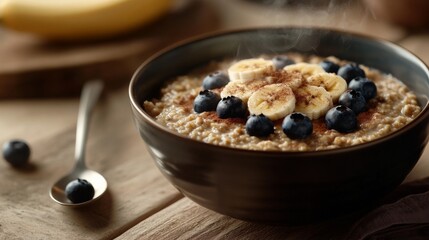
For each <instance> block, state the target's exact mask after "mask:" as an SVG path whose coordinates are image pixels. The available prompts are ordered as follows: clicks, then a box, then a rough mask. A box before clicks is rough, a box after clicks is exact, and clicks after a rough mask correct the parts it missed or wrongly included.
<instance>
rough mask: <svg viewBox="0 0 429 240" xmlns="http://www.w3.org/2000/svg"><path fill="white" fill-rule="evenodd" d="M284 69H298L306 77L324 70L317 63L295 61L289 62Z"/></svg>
mask: <svg viewBox="0 0 429 240" xmlns="http://www.w3.org/2000/svg"><path fill="white" fill-rule="evenodd" d="M283 69H284V70H286V71H299V72H301V73H302V75H304V78H306V79H307V78H308V77H310V76H311V75H314V74H316V73H324V72H325V70H323V68H322V67H321V66H319V64H311V63H305V62H301V63H296V64H291V65H288V66H286V67H284V68H283Z"/></svg>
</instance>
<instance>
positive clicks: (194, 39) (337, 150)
mask: <svg viewBox="0 0 429 240" xmlns="http://www.w3.org/2000/svg"><path fill="white" fill-rule="evenodd" d="M286 29H291V30H292V29H304V30H305V29H307V30H317V31H326V32H333V33H337V34H339V35H348V36H351V37H354V38H360V39H363V40H366V41H374V42H378V43H381V44H382V45H387V46H389V47H390V48H393V49H395V50H396V51H397V52H398V53H399V54H401V55H404V56H406V58H407V59H409V60H411V61H413V62H414V63H415V64H416V65H417V66H419V67H420V68H421V69H422V70H424V72H425V73H426V75H427V79H428V80H429V67H428V65H426V64H425V62H424V61H422V60H421V59H420V58H419V57H418V56H416V55H415V54H414V53H413V52H411V51H410V50H408V49H406V48H404V47H402V46H400V45H398V44H396V43H394V42H392V41H390V40H386V39H382V38H379V37H375V36H369V35H365V34H362V33H356V32H349V31H345V30H341V29H335V28H328V27H313V26H273V27H248V28H238V29H227V30H218V31H213V32H209V33H205V34H200V35H197V36H193V37H189V38H187V39H184V40H181V41H178V42H176V43H174V44H171V45H169V46H167V47H165V48H163V49H161V50H160V51H158V52H156V53H155V54H153V55H151V56H150V57H148V58H147V59H146V60H145V61H143V63H141V64H140V66H139V67H138V68H137V69H136V70H135V71H134V73H133V75H132V77H131V81H130V83H129V87H128V96H129V100H130V103H131V107H132V108H133V109H134V110H135V111H137V113H138V114H139V116H140V117H142V119H143V120H144V121H145V122H146V123H148V124H149V125H150V126H151V127H153V128H155V129H157V130H159V131H162V132H164V133H166V134H168V135H170V136H171V137H174V138H178V139H179V140H180V141H184V142H189V143H190V144H197V145H200V144H201V145H203V146H204V147H209V148H213V150H222V151H228V152H236V153H246V154H252V155H265V156H266V155H270V156H278V155H280V156H291V157H292V156H315V155H317V156H320V155H331V154H333V153H335V154H338V153H344V152H350V151H357V150H360V149H364V148H368V147H372V146H375V145H378V144H380V143H382V142H385V141H388V140H390V139H392V138H396V137H398V136H400V135H402V134H403V133H404V132H407V131H409V130H410V129H412V128H414V127H415V126H416V125H418V124H419V123H420V122H422V121H423V120H424V119H425V118H427V116H428V115H429V101H428V102H427V103H426V105H425V106H421V108H422V109H421V111H420V113H419V114H418V115H417V116H416V118H415V119H413V120H412V121H411V122H410V123H408V124H407V125H405V126H404V127H402V128H401V129H398V130H396V131H394V132H392V133H389V134H388V135H386V136H383V137H380V138H377V139H375V140H372V141H369V142H365V143H360V144H357V145H353V146H346V147H340V148H334V149H323V150H308V151H282V150H266V151H264V150H250V149H241V148H233V147H228V146H222V145H215V144H211V143H206V142H203V141H199V140H195V139H192V138H189V137H187V136H185V135H183V134H180V133H178V132H175V131H173V130H171V129H169V128H167V127H165V126H163V125H162V124H160V123H158V122H157V121H156V120H155V118H153V117H152V116H150V115H149V114H148V113H147V112H146V111H145V110H144V109H143V106H141V104H140V103H139V102H138V101H137V99H136V96H134V94H133V89H134V86H135V85H136V83H137V82H138V76H139V74H140V72H141V71H143V69H144V68H145V67H146V66H147V65H149V64H150V63H151V62H152V61H154V60H155V59H157V58H160V57H162V56H163V55H165V54H167V53H169V52H171V51H174V50H175V49H176V48H179V47H184V46H187V45H191V44H195V43H196V42H199V41H205V40H208V39H211V38H216V37H221V36H225V35H231V34H240V33H245V32H257V31H267V30H273V31H276V30H286ZM401 82H402V81H401ZM134 114H135V113H134Z"/></svg>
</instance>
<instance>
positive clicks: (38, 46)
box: [0, 1, 218, 99]
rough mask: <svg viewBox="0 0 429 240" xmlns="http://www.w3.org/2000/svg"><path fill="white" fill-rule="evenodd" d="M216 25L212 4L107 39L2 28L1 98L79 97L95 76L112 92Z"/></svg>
mask: <svg viewBox="0 0 429 240" xmlns="http://www.w3.org/2000/svg"><path fill="white" fill-rule="evenodd" d="M217 26H218V20H217V16H216V14H215V12H214V11H213V10H212V9H211V8H210V6H207V5H206V4H204V3H202V2H200V1H193V2H192V4H188V5H187V6H186V7H184V8H182V9H181V10H179V11H176V12H173V13H170V14H169V15H167V16H165V17H163V18H162V19H160V20H158V21H156V22H154V23H152V24H151V25H150V26H147V27H144V28H141V29H138V30H137V31H135V32H133V33H129V34H128V35H123V36H120V37H116V38H113V39H107V40H103V41H92V42H74V43H70V42H69V43H64V42H62V43H60V42H50V41H47V40H45V39H41V38H38V37H36V36H33V35H29V34H24V33H17V32H12V31H9V30H6V29H0V54H1V55H0V56H1V58H2V63H1V64H0V98H1V99H4V98H33V97H69V96H75V95H78V94H79V93H80V90H81V87H82V84H83V82H85V81H87V80H89V79H92V78H101V79H103V80H104V81H105V83H106V86H107V88H109V89H115V88H118V87H120V86H125V85H127V84H128V83H129V81H130V78H131V76H132V74H133V72H134V71H135V70H136V68H137V67H138V66H139V65H140V64H141V63H142V62H143V61H144V60H145V59H146V58H147V57H148V56H150V55H152V54H153V53H155V52H156V51H158V50H160V49H162V48H164V47H166V46H168V45H170V44H172V43H174V42H177V41H179V40H183V39H185V38H187V37H190V36H193V35H198V34H201V33H204V32H208V31H212V30H214V29H215V28H216V27H217Z"/></svg>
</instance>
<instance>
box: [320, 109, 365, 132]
mask: <svg viewBox="0 0 429 240" xmlns="http://www.w3.org/2000/svg"><path fill="white" fill-rule="evenodd" d="M325 123H326V127H327V128H328V129H335V130H337V131H338V132H341V133H349V132H353V131H354V130H356V129H357V127H358V124H357V118H356V114H355V113H354V112H353V110H351V109H350V108H348V107H346V106H343V105H338V106H335V107H333V108H331V109H329V111H328V112H327V113H326V115H325Z"/></svg>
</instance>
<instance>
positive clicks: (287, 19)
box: [236, 0, 371, 57]
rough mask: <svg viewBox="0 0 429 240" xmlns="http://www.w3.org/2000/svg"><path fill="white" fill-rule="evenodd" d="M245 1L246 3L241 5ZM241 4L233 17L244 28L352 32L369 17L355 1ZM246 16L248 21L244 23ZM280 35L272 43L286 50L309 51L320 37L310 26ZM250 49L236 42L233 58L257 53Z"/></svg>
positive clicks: (262, 40) (277, 0) (262, 39)
mask: <svg viewBox="0 0 429 240" xmlns="http://www.w3.org/2000/svg"><path fill="white" fill-rule="evenodd" d="M245 2H247V4H244V3H245ZM248 2H252V4H251V3H248ZM241 5H247V6H246V8H247V9H243V10H242V16H237V17H236V18H237V20H239V18H241V23H242V26H244V27H249V26H258V27H273V26H277V27H282V26H285V27H286V26H298V27H324V28H330V29H336V30H346V31H351V32H356V29H358V30H362V28H363V27H364V26H365V24H364V23H365V21H367V20H368V18H370V17H371V13H370V12H369V11H367V10H366V9H365V7H363V6H362V5H361V3H360V1H358V0H247V1H244V0H242V2H241ZM245 12H250V13H245ZM245 14H247V15H248V16H245ZM247 19H249V21H248V22H245V21H246V20H247ZM361 32H362V31H361ZM280 34H282V35H283V36H282V39H281V40H278V41H281V42H276V44H274V45H277V46H278V45H281V46H282V49H283V50H285V51H287V50H289V49H297V50H300V51H311V50H312V49H315V48H317V47H318V45H319V44H320V38H321V37H323V36H317V35H316V37H314V36H315V35H314V32H312V30H311V28H301V29H300V30H296V31H287V32H286V31H285V32H283V33H280ZM310 36H312V37H310ZM259 38H260V41H259V44H261V45H264V44H272V42H271V41H270V39H269V38H267V37H266V36H264V35H260V37H259ZM252 48H254V46H249V45H246V46H245V45H240V46H239V47H238V49H237V57H243V56H246V57H247V56H255V55H257V54H256V53H254V52H252ZM264 48H265V49H269V51H272V53H278V51H279V49H275V47H273V46H264ZM267 54H268V53H267Z"/></svg>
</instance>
